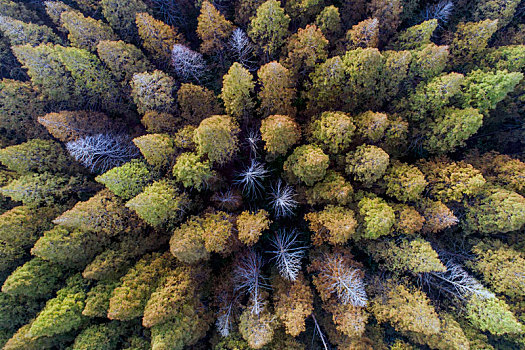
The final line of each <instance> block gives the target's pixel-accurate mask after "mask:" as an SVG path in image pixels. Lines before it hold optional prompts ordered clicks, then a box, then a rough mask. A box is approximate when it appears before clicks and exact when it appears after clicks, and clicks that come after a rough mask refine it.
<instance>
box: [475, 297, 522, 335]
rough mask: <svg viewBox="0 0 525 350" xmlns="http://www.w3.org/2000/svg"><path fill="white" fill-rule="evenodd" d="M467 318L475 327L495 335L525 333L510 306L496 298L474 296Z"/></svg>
mask: <svg viewBox="0 0 525 350" xmlns="http://www.w3.org/2000/svg"><path fill="white" fill-rule="evenodd" d="M466 318H467V319H468V320H469V321H470V323H472V325H473V326H474V327H476V328H478V329H480V330H481V331H488V332H490V333H492V334H494V335H503V334H515V333H523V325H522V324H521V323H520V322H519V321H518V320H517V319H516V316H514V314H513V313H512V312H511V311H510V310H509V306H508V305H507V304H506V303H505V302H504V301H503V300H500V299H498V298H496V297H491V298H490V297H489V298H483V297H478V296H476V295H474V296H472V297H471V298H470V299H469V300H468V302H467V305H466Z"/></svg>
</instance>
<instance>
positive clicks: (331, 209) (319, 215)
mask: <svg viewBox="0 0 525 350" xmlns="http://www.w3.org/2000/svg"><path fill="white" fill-rule="evenodd" d="M304 218H305V220H306V221H308V223H309V227H310V230H312V231H313V232H314V233H315V234H314V236H313V237H312V241H313V243H314V244H315V245H322V244H323V242H328V243H330V244H333V245H342V244H345V243H346V242H347V241H348V240H349V239H350V238H351V237H352V236H353V235H354V234H355V232H356V226H357V221H356V220H355V218H354V212H353V211H352V210H350V209H347V208H345V207H342V206H334V205H327V206H326V207H325V208H324V209H323V210H321V211H316V212H311V213H308V214H305V216H304Z"/></svg>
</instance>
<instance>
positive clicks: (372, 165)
mask: <svg viewBox="0 0 525 350" xmlns="http://www.w3.org/2000/svg"><path fill="white" fill-rule="evenodd" d="M389 160H390V157H389V155H388V154H387V153H386V152H385V151H383V150H382V149H381V148H379V147H377V146H372V145H361V146H359V147H357V149H356V150H355V151H354V152H351V153H348V155H347V156H346V164H347V165H346V172H347V173H348V174H352V175H353V176H354V178H355V179H356V180H358V181H360V182H362V183H363V184H364V185H367V186H370V185H371V184H373V183H374V182H376V181H377V180H379V179H380V178H381V177H382V176H383V175H384V174H385V171H386V169H387V167H388V163H389Z"/></svg>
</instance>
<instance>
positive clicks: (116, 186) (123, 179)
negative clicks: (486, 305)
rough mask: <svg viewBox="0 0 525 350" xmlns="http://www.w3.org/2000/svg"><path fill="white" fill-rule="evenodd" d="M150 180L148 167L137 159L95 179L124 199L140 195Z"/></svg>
mask: <svg viewBox="0 0 525 350" xmlns="http://www.w3.org/2000/svg"><path fill="white" fill-rule="evenodd" d="M150 180H151V175H150V172H149V170H148V168H147V167H146V165H145V164H144V163H143V162H141V161H137V160H132V161H131V162H128V163H126V164H124V165H122V166H120V167H116V168H113V169H111V170H109V171H107V172H105V173H104V174H102V175H99V176H97V177H96V178H95V181H97V182H99V183H101V184H103V185H104V186H106V188H107V189H109V190H110V191H111V192H113V193H114V194H116V195H117V196H119V197H120V198H122V199H131V198H133V197H135V196H136V195H138V194H139V193H140V192H142V190H143V189H144V187H145V186H146V185H147V184H148V182H149V181H150Z"/></svg>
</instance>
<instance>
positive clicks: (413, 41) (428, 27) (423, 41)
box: [395, 19, 438, 50]
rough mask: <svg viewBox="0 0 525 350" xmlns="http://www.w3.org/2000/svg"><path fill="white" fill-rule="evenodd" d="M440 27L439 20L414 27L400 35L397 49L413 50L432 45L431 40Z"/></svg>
mask: <svg viewBox="0 0 525 350" xmlns="http://www.w3.org/2000/svg"><path fill="white" fill-rule="evenodd" d="M437 26H438V20H437V19H430V20H427V21H424V22H423V23H421V24H417V25H415V26H412V27H410V28H408V29H407V30H405V31H404V32H402V33H401V34H399V37H398V38H397V43H396V45H395V46H396V48H397V49H401V50H413V49H417V48H419V47H422V46H425V45H428V44H430V38H431V37H432V34H433V33H434V31H435V30H436V28H437Z"/></svg>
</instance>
